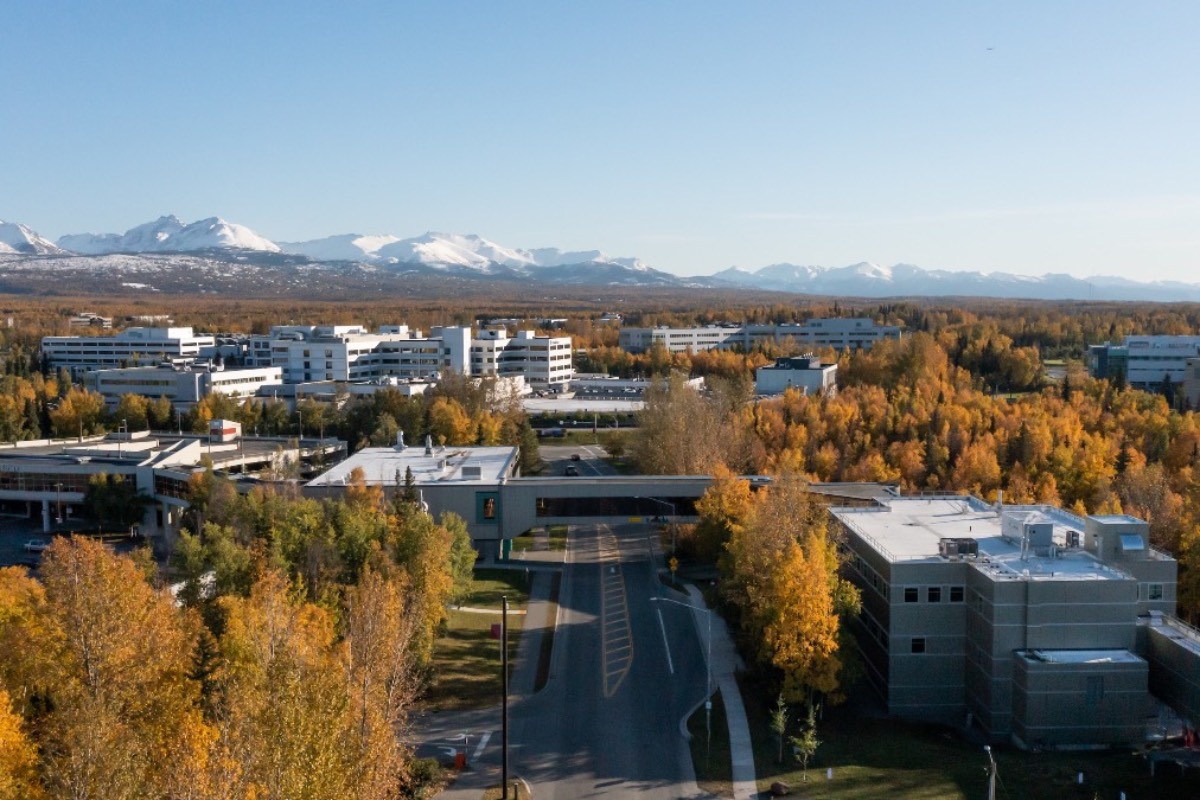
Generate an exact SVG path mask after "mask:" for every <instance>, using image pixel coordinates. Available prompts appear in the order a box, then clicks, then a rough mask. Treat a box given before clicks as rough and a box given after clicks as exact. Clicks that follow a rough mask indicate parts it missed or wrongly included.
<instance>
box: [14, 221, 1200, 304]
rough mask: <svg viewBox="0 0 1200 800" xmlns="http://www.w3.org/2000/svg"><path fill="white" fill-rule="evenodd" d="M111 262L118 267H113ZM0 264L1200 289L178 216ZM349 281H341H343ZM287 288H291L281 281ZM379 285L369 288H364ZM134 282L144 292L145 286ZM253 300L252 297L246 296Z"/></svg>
mask: <svg viewBox="0 0 1200 800" xmlns="http://www.w3.org/2000/svg"><path fill="white" fill-rule="evenodd" d="M113 254H116V255H113ZM0 262H2V263H3V264H4V265H5V268H9V267H14V265H15V267H14V268H17V267H19V268H20V269H22V270H26V269H28V270H38V269H41V270H57V269H61V270H77V271H80V272H88V271H94V272H96V273H97V274H99V273H104V272H114V273H121V274H126V273H128V274H139V275H143V274H153V273H155V272H162V273H164V274H166V273H169V272H171V271H172V270H179V269H187V270H192V271H193V272H197V271H199V272H202V273H204V274H206V275H216V276H219V277H221V279H222V280H228V281H231V283H230V284H229V285H231V286H232V285H234V283H236V281H237V280H238V276H241V275H246V276H248V277H247V278H246V280H249V281H251V283H252V282H253V280H254V278H253V277H249V276H252V275H253V274H254V273H253V272H246V270H247V269H250V270H254V269H260V270H261V269H266V270H271V271H273V272H272V274H274V275H276V276H277V277H276V280H277V282H280V283H282V284H287V285H289V286H291V284H290V283H289V281H297V280H298V281H300V282H299V283H296V284H295V286H291V288H289V291H293V290H295V291H301V290H303V287H304V286H305V285H307V284H306V282H305V280H307V279H305V280H300V278H299V277H297V276H299V275H300V273H301V272H303V273H304V274H306V275H308V276H310V277H311V275H313V274H316V273H328V274H329V275H334V274H337V275H339V276H340V278H339V280H340V279H345V280H349V281H350V282H351V283H353V282H354V281H364V280H368V278H366V277H364V276H369V275H376V276H378V280H379V281H385V282H386V281H390V280H394V279H399V278H409V279H411V278H414V277H416V278H420V277H421V276H428V277H430V278H434V279H436V280H435V281H434V283H436V282H437V281H439V280H467V281H489V280H490V281H503V282H509V283H511V282H522V281H524V282H528V283H534V282H536V283H539V284H540V283H545V284H573V285H581V286H582V285H597V286H665V287H679V288H687V287H712V288H730V289H754V290H760V291H777V292H791V293H795V294H813V295H827V296H843V297H952V296H960V297H1007V298H1028V299H1045V300H1149V301H1166V302H1170V301H1190V302H1200V285H1196V284H1188V283H1181V282H1177V281H1157V282H1150V283H1142V282H1138V281H1134V280H1130V279H1127V278H1117V277H1092V278H1076V277H1073V276H1071V275H1065V274H1059V273H1047V274H1044V275H1040V276H1032V275H1016V274H1012V273H1006V272H991V273H984V272H972V271H953V270H926V269H922V268H921V267H917V266H914V265H912V264H894V265H892V266H882V265H878V264H872V263H869V262H862V263H858V264H851V265H849V266H844V267H820V266H811V265H807V266H806V265H797V264H789V263H779V264H770V265H768V266H765V267H762V268H760V269H757V270H753V271H752V270H747V269H742V268H737V267H730V268H729V269H725V270H722V271H720V272H717V273H715V274H713V275H710V276H707V277H693V278H680V277H678V276H675V275H672V274H670V273H666V272H662V271H659V270H655V269H652V268H651V267H649V266H648V265H647V264H645V263H644V262H642V261H640V260H638V259H636V258H613V257H610V256H608V255H606V254H605V253H603V252H602V251H600V250H560V249H559V248H556V247H541V248H533V249H528V250H525V249H521V248H516V247H508V246H505V245H501V244H498V243H497V242H494V241H491V240H489V239H485V238H483V237H482V236H477V235H474V234H456V233H437V232H429V233H426V234H423V235H421V236H415V237H410V238H400V237H398V236H393V235H388V234H383V235H368V236H364V235H360V234H353V233H351V234H343V235H338V236H329V237H326V238H323V239H313V240H310V241H302V242H285V243H281V244H276V243H275V242H272V241H270V240H268V239H266V238H264V237H262V236H260V235H259V234H257V233H255V232H254V231H252V230H250V229H249V228H247V227H245V226H243V225H238V224H236V223H232V222H227V221H225V220H223V219H221V218H220V217H210V218H208V219H204V220H200V221H199V222H193V223H190V224H185V223H183V222H182V221H180V220H179V219H178V218H177V217H174V216H164V217H160V218H159V219H157V220H154V221H153V222H148V223H146V224H144V225H139V226H137V227H134V228H130V229H129V230H128V231H126V232H125V233H123V234H116V233H106V234H73V235H68V236H63V237H61V238H60V239H59V240H58V242H57V244H55V243H52V242H50V241H49V240H47V239H45V238H44V237H42V236H39V235H38V234H37V233H36V232H35V231H34V230H32V229H31V228H29V227H27V226H25V225H22V224H19V223H15V222H0ZM352 275H353V276H356V277H352V278H348V277H347V276H352ZM288 276H291V277H288ZM371 280H375V278H371ZM140 282H141V281H139V283H140ZM250 288H251V289H253V286H250Z"/></svg>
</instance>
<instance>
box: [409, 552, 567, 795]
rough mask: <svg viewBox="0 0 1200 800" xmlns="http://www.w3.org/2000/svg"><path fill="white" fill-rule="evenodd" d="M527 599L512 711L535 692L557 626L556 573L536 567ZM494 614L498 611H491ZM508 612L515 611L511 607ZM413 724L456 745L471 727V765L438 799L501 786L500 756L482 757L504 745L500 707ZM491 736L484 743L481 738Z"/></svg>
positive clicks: (423, 734)
mask: <svg viewBox="0 0 1200 800" xmlns="http://www.w3.org/2000/svg"><path fill="white" fill-rule="evenodd" d="M530 577H531V585H530V587H529V603H528V605H527V606H526V608H525V625H524V626H523V628H522V630H521V640H520V643H519V644H518V645H517V654H516V656H515V657H514V659H513V664H512V676H511V677H510V678H509V682H508V690H509V698H508V702H509V709H510V712H511V708H512V706H513V705H514V704H515V703H516V701H517V700H519V699H520V698H522V697H526V696H528V695H530V694H533V687H534V684H535V683H536V681H537V668H538V656H539V654H540V652H541V649H542V637H543V636H544V635H545V632H546V629H547V627H550V628H553V626H554V617H553V616H552V615H551V611H550V610H551V608H552V607H553V606H552V604H551V603H550V589H551V586H552V585H553V578H554V573H553V572H552V571H535V572H533V573H532V574H531V576H530ZM493 613H494V612H493ZM509 613H512V611H511V610H510V611H509ZM413 727H414V729H415V731H416V733H417V737H418V738H419V739H420V740H422V741H427V742H428V741H433V740H435V739H439V740H444V741H446V742H448V743H449V744H453V741H452V740H453V737H454V736H455V735H456V734H457V733H459V732H464V731H470V732H471V734H472V739H471V742H470V744H469V745H468V747H467V750H468V754H469V762H470V768H469V769H466V770H464V771H462V772H459V773H458V775H457V777H456V779H455V781H454V783H453V784H452V785H451V786H450V787H449V788H447V789H446V790H445V791H443V792H442V793H441V794H439V795H438V800H479V798H480V797H481V796H482V794H483V791H484V789H486V788H487V787H488V786H499V785H500V768H499V765H498V760H497V759H496V758H491V759H486V758H482V756H483V754H484V748H488V749H493V750H494V749H495V748H498V747H499V745H500V727H501V726H500V709H499V707H496V706H493V707H491V708H481V709H473V710H469V711H446V712H439V713H433V714H428V715H425V716H422V717H420V718H419V719H416V720H414V724H413ZM485 735H486V736H487V737H488V738H487V739H486V740H484V741H483V744H482V745H480V744H479V742H480V740H481V738H482V737H483V736H485Z"/></svg>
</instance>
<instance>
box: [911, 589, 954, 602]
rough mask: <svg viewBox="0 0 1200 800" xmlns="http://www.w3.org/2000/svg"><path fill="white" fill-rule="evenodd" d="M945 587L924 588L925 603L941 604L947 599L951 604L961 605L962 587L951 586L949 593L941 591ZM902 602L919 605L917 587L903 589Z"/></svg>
mask: <svg viewBox="0 0 1200 800" xmlns="http://www.w3.org/2000/svg"><path fill="white" fill-rule="evenodd" d="M946 588H947V587H944V586H926V587H925V602H927V603H941V602H944V601H943V600H942V598H943V597H946V598H948V599H949V601H950V602H951V603H961V602H962V601H963V599H964V597H965V594H966V590H965V589H964V587H962V586H951V587H949V591H943V589H946ZM904 602H906V603H919V602H921V588H920V587H918V586H906V587H904Z"/></svg>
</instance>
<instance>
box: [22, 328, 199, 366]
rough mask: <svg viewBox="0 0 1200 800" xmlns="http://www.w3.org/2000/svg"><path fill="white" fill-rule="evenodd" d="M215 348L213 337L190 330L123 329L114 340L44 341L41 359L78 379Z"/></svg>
mask: <svg viewBox="0 0 1200 800" xmlns="http://www.w3.org/2000/svg"><path fill="white" fill-rule="evenodd" d="M214 344H215V342H214V340H213V337H211V336H198V335H196V334H195V333H193V332H192V329H191V328H126V329H125V330H123V331H121V332H120V333H117V334H115V335H113V336H46V337H43V338H42V357H43V358H44V359H46V361H47V362H48V363H49V364H50V366H51V367H52V368H53V369H60V368H62V369H67V370H68V371H70V373H71V375H72V376H78V375H82V374H83V373H85V372H92V371H95V370H99V369H115V368H117V367H129V366H136V365H138V364H158V363H161V362H162V361H169V360H173V359H187V360H191V359H194V358H196V357H197V356H199V354H200V350H201V348H204V347H212V346H213V345H214Z"/></svg>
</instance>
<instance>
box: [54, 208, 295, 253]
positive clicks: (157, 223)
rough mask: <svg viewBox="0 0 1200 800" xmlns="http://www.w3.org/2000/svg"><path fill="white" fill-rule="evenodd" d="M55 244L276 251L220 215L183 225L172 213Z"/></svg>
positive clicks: (87, 249)
mask: <svg viewBox="0 0 1200 800" xmlns="http://www.w3.org/2000/svg"><path fill="white" fill-rule="evenodd" d="M58 245H59V247H62V248H64V249H66V250H71V251H73V252H75V253H80V254H83V255H101V254H104V253H163V252H174V251H180V252H182V251H189V250H208V249H210V248H222V249H227V248H238V249H242V250H262V251H266V252H270V253H277V252H279V246H278V245H276V244H275V243H274V242H272V241H269V240H268V239H264V238H263V237H261V236H259V235H258V234H257V233H255V232H254V231H252V230H250V229H249V228H247V227H245V226H244V225H238V224H236V223H232V222H226V221H225V220H223V219H221V218H220V217H209V218H208V219H202V220H200V221H198V222H193V223H191V224H190V225H185V224H184V223H183V222H181V221H180V220H179V218H178V217H176V216H175V215H174V214H169V215H166V216H162V217H159V218H158V219H156V220H154V221H153V222H147V223H144V224H142V225H138V226H136V227H133V228H130V229H129V230H127V231H125V233H123V234H117V233H102V234H91V233H76V234H69V235H67V236H63V237H61V238H60V239H59V240H58Z"/></svg>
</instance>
